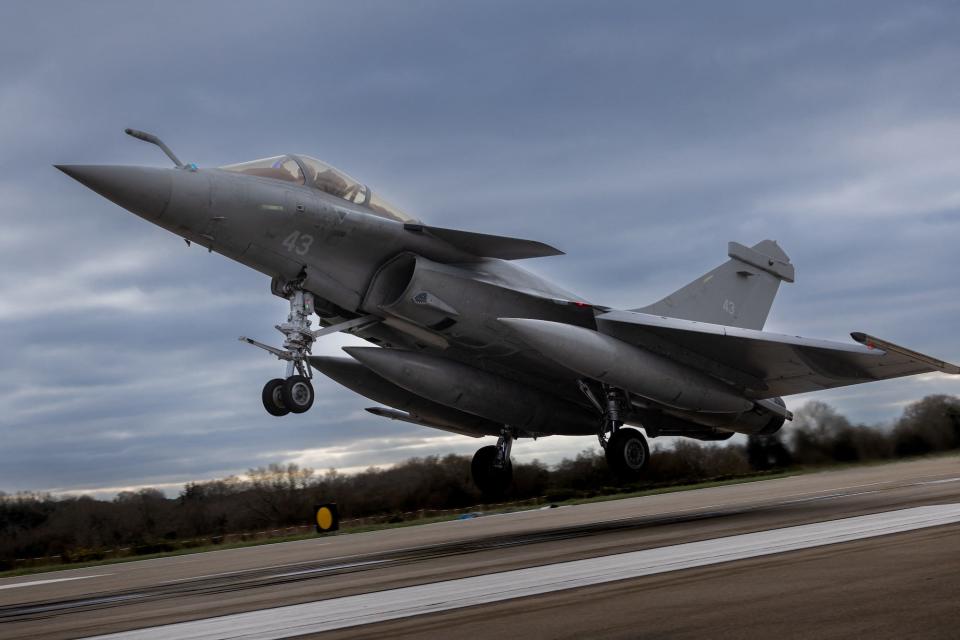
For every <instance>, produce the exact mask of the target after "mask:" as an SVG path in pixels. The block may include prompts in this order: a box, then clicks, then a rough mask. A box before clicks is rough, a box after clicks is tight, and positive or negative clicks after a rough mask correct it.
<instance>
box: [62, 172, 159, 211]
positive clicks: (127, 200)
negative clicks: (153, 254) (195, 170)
mask: <svg viewBox="0 0 960 640" xmlns="http://www.w3.org/2000/svg"><path fill="white" fill-rule="evenodd" d="M54 166H55V167H56V168H57V169H59V170H60V171H62V172H64V173H65V174H67V175H68V176H70V177H71V178H73V179H74V180H76V181H77V182H79V183H80V184H82V185H84V186H85V187H87V188H89V189H91V190H93V191H96V192H97V193H99V194H100V195H102V196H103V197H104V198H106V199H108V200H110V201H112V202H115V203H116V204H118V205H120V206H121V207H123V208H124V209H127V210H128V211H131V212H133V213H135V214H137V215H138V216H142V217H144V218H147V219H149V220H156V219H157V218H159V217H160V216H162V215H163V212H164V211H166V208H167V205H168V204H169V203H170V192H171V189H172V182H173V180H172V178H171V175H170V174H171V171H172V170H171V169H154V168H152V167H128V166H109V165H84V164H67V165H62V164H58V165H54Z"/></svg>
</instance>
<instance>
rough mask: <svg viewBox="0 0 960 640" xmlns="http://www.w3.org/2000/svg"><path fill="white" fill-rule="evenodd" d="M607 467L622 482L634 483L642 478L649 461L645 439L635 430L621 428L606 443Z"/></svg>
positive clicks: (648, 451)
mask: <svg viewBox="0 0 960 640" xmlns="http://www.w3.org/2000/svg"><path fill="white" fill-rule="evenodd" d="M606 454H607V465H608V466H609V467H610V471H612V472H613V474H614V475H615V476H616V477H617V478H618V479H619V480H621V481H623V482H636V481H637V480H640V479H641V478H642V477H643V473H644V471H646V468H647V461H648V460H650V447H648V446H647V439H646V438H644V437H643V434H642V433H640V432H639V431H637V430H636V429H629V428H625V427H621V428H619V429H617V430H616V431H615V432H614V433H613V435H612V436H610V440H609V441H607V449H606Z"/></svg>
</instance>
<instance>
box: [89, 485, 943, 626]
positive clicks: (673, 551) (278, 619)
mask: <svg viewBox="0 0 960 640" xmlns="http://www.w3.org/2000/svg"><path fill="white" fill-rule="evenodd" d="M957 522H960V504H947V505H935V506H928V507H914V508H911V509H902V510H900V511H889V512H886V513H876V514H872V515H867V516H858V517H855V518H844V519H842V520H831V521H828V522H818V523H815V524H806V525H801V526H797V527H787V528H784V529H773V530H770V531H758V532H756V533H745V534H742V535H736V536H730V537H726V538H717V539H714V540H703V541H700V542H690V543H686V544H678V545H672V546H669V547H660V548H657V549H645V550H643V551H633V552H630V553H620V554H616V555H611V556H602V557H599V558H588V559H586V560H574V561H571V562H560V563H557V564H551V565H545V566H541V567H531V568H529V569H517V570H514V571H504V572H501V573H494V574H488V575H482V576H475V577H472V578H461V579H459V580H448V581H444V582H435V583H432V584H423V585H417V586H413V587H403V588H400V589H391V590H388V591H379V592H374V593H365V594H361V595H355V596H347V597H343V598H333V599H330V600H321V601H319V602H310V603H306V604H298V605H292V606H285V607H276V608H273V609H264V610H261V611H251V612H248V613H239V614H234V615H228V616H220V617H217V618H208V619H206V620H196V621H193V622H182V623H177V624H170V625H164V626H161V627H152V628H149V629H140V630H137V631H125V632H123V633H117V634H110V635H104V636H97V638H98V639H99V640H106V639H107V638H109V639H119V638H127V639H130V640H173V639H177V640H181V639H182V640H187V639H190V638H196V639H200V638H203V639H204V640H218V639H226V638H242V639H244V640H273V639H277V638H291V637H295V636H299V635H303V634H308V633H319V632H321V631H329V630H331V629H342V628H344V627H353V626H357V625H363V624H370V623H373V622H383V621H385V620H395V619H397V618H406V617H409V616H415V615H420V614H425V613H436V612H438V611H447V610H450V609H458V608H460V607H469V606H473V605H478V604H485V603H489V602H498V601H501V600H510V599H512V598H521V597H524V596H532V595H538V594H543V593H550V592H552V591H561V590H564V589H575V588H577V587H585V586H589V585H597V584H603V583H606V582H614V581H617V580H627V579H630V578H638V577H641V576H648V575H653V574H657V573H666V572H669V571H677V570H680V569H689V568H693V567H703V566H708V565H713V564H718V563H721V562H730V561H733V560H743V559H746V558H755V557H759V556H766V555H770V554H775V553H783V552H785V551H795V550H798V549H809V548H812V547H820V546H824V545H829V544H836V543H840V542H849V541H852V540H860V539H863V538H872V537H876V536H882V535H887V534H891V533H900V532H903V531H913V530H916V529H923V528H926V527H935V526H938V525H945V524H953V523H957Z"/></svg>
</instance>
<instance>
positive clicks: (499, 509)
mask: <svg viewBox="0 0 960 640" xmlns="http://www.w3.org/2000/svg"><path fill="white" fill-rule="evenodd" d="M950 456H958V457H960V454H958V453H957V452H955V451H953V452H945V453H940V454H931V455H927V456H917V457H911V458H899V459H896V460H873V461H867V462H852V463H846V464H831V465H824V466H815V467H813V466H811V467H790V468H787V469H782V470H778V471H773V472H769V471H768V472H757V473H753V474H750V475H745V476H737V477H734V478H724V479H720V480H708V481H705V482H697V483H691V484H677V485H668V486H661V487H650V488H645V489H636V490H631V488H630V487H625V488H624V490H623V491H617V492H612V493H609V494H602V495H594V496H589V497H576V498H570V499H566V500H558V501H549V500H544V502H543V503H542V504H539V505H537V506H530V504H529V500H526V501H524V502H526V503H527V504H520V503H516V504H511V503H502V504H498V505H496V506H494V507H487V506H485V505H476V507H474V509H475V511H474V512H473V513H477V514H481V516H485V515H494V514H502V513H514V512H518V511H533V510H539V509H543V508H551V507H563V506H570V505H577V504H588V503H593V502H608V501H611V500H624V499H627V498H639V497H643V496H652V495H660V494H667V493H678V492H682V491H695V490H697V489H707V488H710V487H723V486H729V485H736V484H746V483H750V482H762V481H764V480H773V479H776V478H788V477H791V476H798V475H806V474H810V473H819V472H822V471H838V470H841V469H850V468H854V467H875V466H882V465H885V464H895V463H898V462H906V461H909V460H918V459H923V458H941V457H950ZM464 515H465V514H450V515H442V516H433V517H424V518H414V519H410V520H403V521H400V522H384V523H367V524H356V525H349V524H347V525H345V526H341V529H340V530H339V531H338V532H336V533H331V534H316V533H305V534H296V535H290V536H277V537H274V538H266V539H261V540H246V541H238V542H230V543H222V544H209V545H202V546H196V547H189V548H184V549H176V550H174V551H164V552H160V553H150V554H144V555H131V556H123V557H118V558H105V559H102V560H90V561H86V562H75V563H67V564H48V565H40V566H36V567H21V568H17V569H11V570H8V571H2V572H0V578H11V577H16V576H23V575H31V574H37V573H49V572H53V571H65V570H70V569H83V568H85V567H97V566H104V565H111V564H119V563H126V562H139V561H141V560H154V559H156V558H168V557H173V556H183V555H189V554H193V553H206V552H209V551H221V550H227V549H242V548H245V547H258V546H261V545H268V544H280V543H284V542H296V541H300V540H311V539H315V538H319V537H323V536H324V535H328V536H329V535H350V534H353V533H366V532H369V531H381V530H385V529H398V528H401V527H414V526H419V525H424V524H433V523H436V522H449V521H452V520H458V519H462V518H463V516H464Z"/></svg>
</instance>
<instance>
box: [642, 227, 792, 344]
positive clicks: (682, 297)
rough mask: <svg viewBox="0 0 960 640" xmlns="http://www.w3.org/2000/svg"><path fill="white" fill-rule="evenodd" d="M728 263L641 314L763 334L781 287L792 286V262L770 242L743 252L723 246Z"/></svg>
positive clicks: (731, 245)
mask: <svg viewBox="0 0 960 640" xmlns="http://www.w3.org/2000/svg"><path fill="white" fill-rule="evenodd" d="M727 254H728V255H729V256H730V260H727V261H726V262H725V263H723V264H722V265H720V266H719V267H717V268H716V269H714V270H713V271H711V272H709V273H707V274H705V275H703V276H701V277H699V278H697V279H696V280H694V281H693V282H691V283H690V284H688V285H687V286H685V287H683V288H682V289H680V290H679V291H676V292H674V293H671V294H670V295H669V296H667V297H666V298H664V299H663V300H661V301H659V302H656V303H654V304H652V305H650V306H647V307H643V308H642V309H634V310H633V311H639V312H641V313H650V314H653V315H658V316H668V317H671V318H683V319H684V320H697V321H699V322H709V323H712V324H722V325H726V326H728V327H740V328H743V329H763V324H764V323H765V322H766V321H767V314H769V313H770V307H771V305H773V299H774V297H776V295H777V289H779V288H780V281H781V280H785V281H787V282H793V276H794V271H793V265H792V264H790V257H789V256H787V254H786V253H784V251H783V249H781V248H780V247H779V246H778V245H777V243H776V242H774V241H773V240H764V241H762V242H758V243H757V244H755V245H753V246H752V247H745V246H744V245H742V244H739V243H737V242H731V243H729V245H727Z"/></svg>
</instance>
